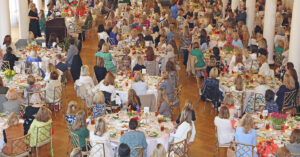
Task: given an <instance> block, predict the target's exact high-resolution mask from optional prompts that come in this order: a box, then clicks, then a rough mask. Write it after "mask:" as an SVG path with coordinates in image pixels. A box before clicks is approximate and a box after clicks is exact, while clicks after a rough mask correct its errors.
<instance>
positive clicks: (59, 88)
mask: <svg viewBox="0 0 300 157" xmlns="http://www.w3.org/2000/svg"><path fill="white" fill-rule="evenodd" d="M59 95H60V97H59ZM61 96H62V86H61V85H58V86H55V87H54V91H53V98H50V99H52V100H50V99H49V98H47V96H46V105H49V107H50V108H51V109H52V108H53V111H54V115H55V117H56V112H58V111H59V109H60V106H61V103H62V97H61ZM47 99H48V100H47ZM56 104H59V105H58V109H56V108H55V107H57V106H56Z"/></svg>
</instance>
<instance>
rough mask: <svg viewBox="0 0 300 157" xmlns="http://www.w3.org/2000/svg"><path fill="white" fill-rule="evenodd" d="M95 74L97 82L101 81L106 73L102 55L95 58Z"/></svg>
mask: <svg viewBox="0 0 300 157" xmlns="http://www.w3.org/2000/svg"><path fill="white" fill-rule="evenodd" d="M94 72H95V76H96V78H97V81H98V83H99V82H101V81H102V80H103V79H104V78H105V75H106V73H107V70H106V68H105V67H104V59H103V58H102V57H98V58H97V63H96V65H95V66H94Z"/></svg>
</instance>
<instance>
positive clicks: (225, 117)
mask: <svg viewBox="0 0 300 157" xmlns="http://www.w3.org/2000/svg"><path fill="white" fill-rule="evenodd" d="M214 123H215V126H216V127H217V134H218V142H219V144H220V145H223V144H227V143H230V142H231V141H232V140H233V138H234V134H235V132H234V130H233V128H232V125H231V124H232V123H231V120H230V112H229V109H228V107H227V106H222V107H221V108H220V112H219V115H218V116H216V117H215V120H214Z"/></svg>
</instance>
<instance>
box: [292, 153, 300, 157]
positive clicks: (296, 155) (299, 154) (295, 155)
mask: <svg viewBox="0 0 300 157" xmlns="http://www.w3.org/2000/svg"><path fill="white" fill-rule="evenodd" d="M291 156H292V157H298V156H300V153H291Z"/></svg>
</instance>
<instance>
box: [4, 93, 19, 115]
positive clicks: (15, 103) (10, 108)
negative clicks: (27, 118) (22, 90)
mask: <svg viewBox="0 0 300 157" xmlns="http://www.w3.org/2000/svg"><path fill="white" fill-rule="evenodd" d="M5 97H6V98H7V101H6V102H4V103H3V106H2V104H0V111H1V112H2V113H3V112H4V113H6V112H8V113H11V112H14V113H15V114H16V115H18V116H20V106H21V101H20V100H18V92H17V90H15V89H13V88H12V89H9V90H8V91H7V93H6V96H5ZM1 106H2V107H3V110H2V109H1Z"/></svg>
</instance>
